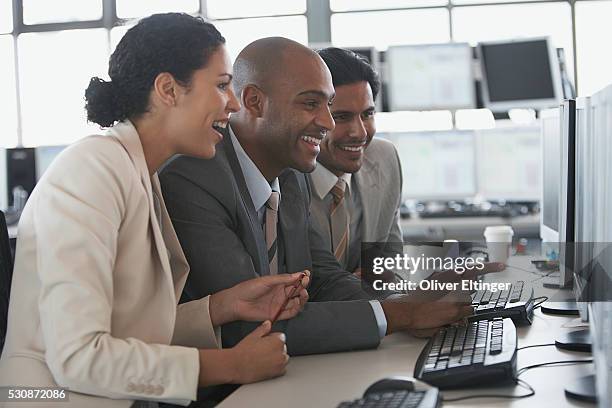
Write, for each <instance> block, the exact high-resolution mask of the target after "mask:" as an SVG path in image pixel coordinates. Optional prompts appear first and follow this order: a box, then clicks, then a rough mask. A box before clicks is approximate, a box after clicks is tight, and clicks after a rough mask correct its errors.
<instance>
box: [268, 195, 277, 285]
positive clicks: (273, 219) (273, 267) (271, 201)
mask: <svg viewBox="0 0 612 408" xmlns="http://www.w3.org/2000/svg"><path fill="white" fill-rule="evenodd" d="M278 200H279V193H278V192H277V191H272V194H270V198H268V201H266V226H265V228H266V230H265V233H266V248H267V249H268V262H269V263H270V275H276V274H278V254H277V249H276V248H277V244H276V224H277V222H278Z"/></svg>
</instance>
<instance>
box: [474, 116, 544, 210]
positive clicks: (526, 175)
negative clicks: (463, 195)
mask: <svg viewBox="0 0 612 408" xmlns="http://www.w3.org/2000/svg"><path fill="white" fill-rule="evenodd" d="M476 146H477V152H478V160H477V169H478V171H477V179H478V193H479V194H480V195H481V196H482V197H483V198H485V199H487V200H530V201H538V200H539V199H540V194H541V192H540V191H541V190H540V189H541V188H542V182H541V174H540V161H541V159H542V151H541V147H540V127H539V126H521V127H517V126H511V127H501V126H500V122H498V126H497V127H496V128H494V129H487V130H480V131H478V132H477V139H476Z"/></svg>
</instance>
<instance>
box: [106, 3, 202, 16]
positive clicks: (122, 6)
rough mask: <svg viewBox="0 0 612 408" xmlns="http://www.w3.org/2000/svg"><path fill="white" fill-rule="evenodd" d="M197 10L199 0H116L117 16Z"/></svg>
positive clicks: (192, 11) (198, 8)
mask: <svg viewBox="0 0 612 408" xmlns="http://www.w3.org/2000/svg"><path fill="white" fill-rule="evenodd" d="M199 10H200V1H199V0H172V1H169V0H146V1H134V0H117V17H119V18H139V17H145V16H148V15H151V14H155V13H167V12H171V11H176V12H184V13H191V14H195V13H197V12H199Z"/></svg>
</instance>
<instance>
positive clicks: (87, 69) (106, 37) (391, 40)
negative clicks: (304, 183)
mask: <svg viewBox="0 0 612 408" xmlns="http://www.w3.org/2000/svg"><path fill="white" fill-rule="evenodd" d="M166 11H183V12H187V13H191V14H194V15H202V16H204V17H205V18H207V19H209V20H211V21H212V22H214V24H215V25H216V26H217V27H218V29H219V30H220V31H221V33H222V34H223V35H224V36H225V38H226V39H227V47H228V50H229V52H230V54H231V56H232V57H235V56H236V55H237V53H238V52H239V51H240V49H242V47H244V46H245V45H246V44H248V43H249V42H251V41H253V40H255V39H257V38H261V37H266V36H273V35H279V36H285V37H288V38H291V39H294V40H296V41H299V42H301V43H303V44H305V45H310V46H312V47H314V48H316V47H322V46H326V45H330V44H331V45H334V46H339V47H347V48H351V49H354V50H355V51H356V52H359V53H361V54H362V55H364V56H366V57H367V58H368V59H370V60H371V62H372V63H373V64H374V65H375V66H376V68H377V70H378V71H379V72H380V74H381V78H382V80H383V90H382V95H381V97H380V98H379V101H378V110H379V113H378V114H377V125H378V137H384V138H387V139H389V140H391V141H392V142H393V143H395V145H396V146H397V148H398V151H399V153H400V157H401V160H402V168H403V173H404V185H403V195H404V199H405V205H404V206H403V208H402V213H403V216H404V218H403V221H402V226H403V228H404V234H405V236H406V237H410V238H419V239H423V238H424V239H444V238H455V239H475V238H480V237H481V236H482V231H483V229H484V226H486V225H492V224H510V225H513V226H514V227H515V237H523V236H524V237H537V236H538V232H539V201H540V196H541V191H542V181H541V173H542V169H541V161H542V160H541V158H542V149H541V135H540V134H541V125H540V121H539V111H540V109H543V108H546V107H549V106H555V105H558V104H559V102H560V101H561V100H562V99H563V98H564V97H566V98H567V97H573V96H586V95H591V94H592V93H594V92H595V91H597V90H599V89H601V88H603V87H604V86H605V85H607V84H609V83H611V82H612V54H610V53H609V52H607V49H608V47H607V46H608V41H609V38H612V25H611V24H610V23H609V18H610V16H612V0H528V1H513V0H497V1H495V0H377V1H371V0H282V1H281V0H258V1H251V0H147V1H144V0H143V1H134V0H53V1H48V0H0V61H1V62H0V87H1V89H2V92H1V93H0V107H1V109H0V112H1V113H0V118H1V120H2V125H3V126H2V136H1V137H0V148H3V149H4V150H3V151H2V152H0V209H4V208H9V207H11V208H18V207H20V206H21V205H22V204H23V202H24V201H25V200H26V199H27V194H28V192H29V191H31V188H32V187H33V185H34V184H35V182H36V180H37V179H38V178H40V177H41V175H42V174H43V173H44V170H45V169H46V168H47V166H48V165H49V163H50V162H51V161H52V160H53V158H54V157H55V156H56V155H57V154H58V152H60V151H61V149H62V148H63V147H64V146H65V145H67V144H69V143H71V142H74V141H75V140H77V139H79V138H81V137H83V136H84V135H87V134H90V133H93V132H97V131H98V128H97V127H96V126H94V125H91V124H88V123H87V122H86V120H85V113H84V109H83V105H84V99H83V94H84V90H85V88H86V86H87V84H88V82H89V79H90V78H91V77H92V76H100V77H103V78H108V76H107V72H106V71H107V62H108V57H109V56H110V54H111V53H112V51H113V50H114V47H115V46H116V44H117V43H118V41H119V40H120V39H121V37H122V36H123V34H124V33H125V32H126V30H127V29H128V28H129V27H130V26H131V25H133V24H134V23H135V22H136V21H137V20H138V19H139V18H141V17H144V16H147V15H150V14H153V13H157V12H166ZM498 41H501V43H497V42H498ZM521 44H523V45H524V46H525V47H526V48H524V49H523V51H524V53H523V54H520V55H523V57H522V58H523V60H524V61H520V58H518V59H517V57H514V54H513V53H514V49H513V48H512V47H515V48H516V47H517V46H519V47H520V46H521ZM497 46H499V47H501V48H496V47H497ZM487 47H489V48H487ZM504 47H505V48H504ZM485 51H486V53H485ZM496 52H497V54H496ZM483 55H490V62H488V63H487V65H486V66H485V65H484V62H483ZM496 55H497V56H496ZM504 58H506V59H507V58H510V59H509V60H504ZM521 64H524V65H526V67H525V69H527V71H526V72H527V74H521V73H518V74H517V72H513V70H514V71H516V69H515V68H516V67H517V66H520V65H521ZM550 64H552V65H550ZM549 65H550V66H549ZM531 69H533V71H530V70H531ZM542 72H544V74H543V75H544V77H540V76H537V75H540V74H542ZM513 75H519V76H520V75H522V77H521V78H525V77H531V76H533V77H534V78H536V79H532V81H535V82H534V83H531V84H530V83H529V81H527V88H526V90H525V91H524V92H525V95H506V96H507V97H506V98H505V99H504V96H503V95H502V96H501V97H497V96H496V95H495V93H496V92H501V93H502V94H503V91H504V90H503V89H502V88H504V84H514V81H515V80H516V76H513ZM538 81H539V82H538ZM546 81H548V82H549V84H548V86H549V88H550V89H548V91H549V93H550V94H546V92H547V90H546V89H540V88H542V86H540V85H541V83H542V82H546ZM548 82H547V83H548ZM511 88H512V86H511ZM506 91H507V90H506ZM514 91H515V92H519V91H517V90H514ZM532 91H533V92H535V94H530V92H532ZM540 91H542V92H544V94H546V95H538V92H540ZM517 101H518V102H517ZM19 187H20V188H19Z"/></svg>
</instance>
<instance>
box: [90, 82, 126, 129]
mask: <svg viewBox="0 0 612 408" xmlns="http://www.w3.org/2000/svg"><path fill="white" fill-rule="evenodd" d="M85 101H86V102H85V110H86V111H87V120H88V121H89V122H93V123H97V124H98V125H100V126H102V127H110V126H112V125H113V124H114V123H115V122H117V121H121V120H123V119H125V118H126V114H125V113H124V112H122V109H121V105H122V104H121V103H119V98H118V95H117V89H116V87H115V85H114V84H113V82H112V81H105V80H103V79H101V78H98V77H93V78H91V80H90V81H89V86H88V87H87V89H86V90H85Z"/></svg>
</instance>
